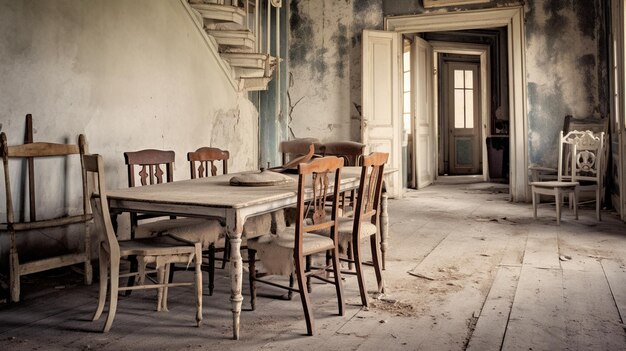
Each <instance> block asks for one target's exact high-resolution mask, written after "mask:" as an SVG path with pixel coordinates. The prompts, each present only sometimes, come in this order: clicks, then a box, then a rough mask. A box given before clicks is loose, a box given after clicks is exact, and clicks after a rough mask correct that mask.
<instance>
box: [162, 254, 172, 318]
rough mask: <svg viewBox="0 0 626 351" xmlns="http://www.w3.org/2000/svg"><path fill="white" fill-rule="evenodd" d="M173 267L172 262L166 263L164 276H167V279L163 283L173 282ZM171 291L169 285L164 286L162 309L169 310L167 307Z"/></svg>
mask: <svg viewBox="0 0 626 351" xmlns="http://www.w3.org/2000/svg"><path fill="white" fill-rule="evenodd" d="M171 268H172V264H171V263H168V264H166V265H165V272H164V273H163V278H167V280H165V281H164V282H163V283H165V284H169V283H170V282H172V280H170V279H171V278H172V276H171V275H170V272H171V271H173V269H171ZM168 292H169V287H168V286H167V285H166V286H164V287H163V300H162V301H161V311H165V312H168V311H169V309H168V308H167V293H168Z"/></svg>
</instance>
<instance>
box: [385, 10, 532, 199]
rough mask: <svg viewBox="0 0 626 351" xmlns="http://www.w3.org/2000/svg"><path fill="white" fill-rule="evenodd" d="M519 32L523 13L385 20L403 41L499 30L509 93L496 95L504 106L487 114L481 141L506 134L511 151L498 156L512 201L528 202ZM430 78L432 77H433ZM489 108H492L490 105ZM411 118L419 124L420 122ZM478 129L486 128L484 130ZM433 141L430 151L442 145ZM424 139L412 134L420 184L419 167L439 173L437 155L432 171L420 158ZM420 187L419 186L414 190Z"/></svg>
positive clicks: (470, 13)
mask: <svg viewBox="0 0 626 351" xmlns="http://www.w3.org/2000/svg"><path fill="white" fill-rule="evenodd" d="M523 27H524V24H523V8H522V7H512V8H506V9H490V10H478V11H467V12H462V13H430V14H423V15H415V16H399V17H389V18H386V19H385V29H386V30H387V31H393V32H396V33H399V34H404V35H414V34H418V35H419V36H420V37H424V36H425V34H428V33H435V32H440V33H441V32H446V31H468V30H490V29H497V28H502V29H503V30H504V31H505V37H506V38H507V43H506V44H505V45H503V47H502V52H504V53H506V54H507V57H506V58H504V59H503V60H502V61H501V64H500V65H499V67H506V68H507V69H508V72H509V75H508V77H507V79H506V80H503V81H501V82H500V84H502V85H504V86H506V87H507V90H506V92H505V93H504V94H499V96H500V97H506V98H507V100H508V101H505V103H501V104H499V106H498V108H497V109H493V110H492V112H490V113H489V114H490V120H491V121H493V124H492V125H491V126H489V128H490V129H489V130H488V133H483V134H482V135H481V138H483V139H484V138H485V137H486V136H492V135H495V134H498V133H497V131H498V130H499V131H501V132H502V134H503V135H506V134H508V139H507V141H508V140H510V142H507V143H506V144H507V146H508V145H510V147H508V148H502V149H501V150H499V151H500V153H504V154H508V156H509V164H510V168H509V171H508V172H506V173H507V175H508V176H509V185H510V195H511V200H512V201H526V199H528V198H529V195H528V192H529V189H528V185H527V183H528V179H527V164H528V148H527V143H528V140H527V139H528V132H527V115H526V106H525V101H526V99H525V94H526V82H525V74H524V72H525V69H524V36H523ZM419 39H421V38H419ZM431 61H434V60H432V56H431ZM426 67H428V66H426ZM430 69H431V70H432V66H430ZM430 76H431V77H432V73H431V75H430ZM413 77H415V76H413ZM426 96H428V94H426ZM421 101H422V104H419V103H415V104H414V105H415V106H427V109H430V110H431V111H432V112H433V113H432V116H433V117H434V115H435V114H436V113H438V109H437V106H438V104H433V103H432V101H433V97H432V96H431V97H430V99H425V100H421ZM490 106H493V105H492V104H491V103H490ZM415 118H416V119H418V116H416V117H415ZM492 118H493V119H492ZM433 119H434V118H433ZM496 119H497V121H496ZM431 121H432V122H433V123H432V124H433V126H434V128H433V131H434V130H436V129H437V124H436V123H435V122H436V121H434V120H431ZM482 127H483V128H485V126H484V125H483V126H482ZM437 135H438V134H431V136H432V137H431V138H430V139H431V141H432V143H431V144H430V145H431V146H430V147H431V148H438V145H439V144H440V143H439V142H437V141H438V138H437ZM427 139H428V138H425V137H424V136H422V135H420V134H419V133H416V132H415V131H414V136H413V140H414V143H413V144H414V149H415V151H414V154H415V155H416V156H417V158H416V162H415V165H416V172H417V175H418V178H419V175H420V172H421V171H422V165H423V166H425V167H427V168H426V169H427V170H428V167H432V168H438V162H437V159H435V158H434V157H433V156H435V155H438V153H436V152H435V153H432V152H431V153H430V155H431V157H430V158H431V160H430V161H431V162H432V166H431V162H429V160H428V158H424V157H422V156H423V155H422V154H421V151H423V150H424V149H425V148H424V147H421V145H422V141H423V140H427ZM502 139H504V138H502ZM503 149H505V150H503ZM506 149H508V150H506ZM484 156H485V152H483V157H482V159H483V161H484V160H485V159H486V158H485V157H484ZM424 160H426V162H424ZM484 168H485V162H483V174H484V173H485V172H484ZM427 173H428V172H427ZM437 174H438V172H435V175H437ZM419 187H420V186H419V185H418V188H419Z"/></svg>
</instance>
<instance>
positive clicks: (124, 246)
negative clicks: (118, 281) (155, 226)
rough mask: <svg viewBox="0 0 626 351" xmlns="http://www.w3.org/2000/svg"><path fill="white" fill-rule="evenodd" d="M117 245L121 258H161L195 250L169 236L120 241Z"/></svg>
mask: <svg viewBox="0 0 626 351" xmlns="http://www.w3.org/2000/svg"><path fill="white" fill-rule="evenodd" d="M119 245H120V255H121V256H130V255H137V256H161V255H182V254H193V253H195V248H194V246H192V244H189V243H186V242H184V241H181V240H177V239H176V238H173V237H171V236H169V235H164V236H157V237H153V238H145V239H134V240H126V241H120V242H119Z"/></svg>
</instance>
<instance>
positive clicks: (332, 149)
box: [323, 141, 365, 166]
mask: <svg viewBox="0 0 626 351" xmlns="http://www.w3.org/2000/svg"><path fill="white" fill-rule="evenodd" d="M323 151H324V156H337V157H342V158H343V159H344V160H345V166H359V165H360V164H361V159H362V158H363V156H364V152H365V144H361V143H357V142H354V141H333V142H328V143H325V144H324V147H323Z"/></svg>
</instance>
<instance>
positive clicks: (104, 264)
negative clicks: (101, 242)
mask: <svg viewBox="0 0 626 351" xmlns="http://www.w3.org/2000/svg"><path fill="white" fill-rule="evenodd" d="M98 256H99V258H98V261H99V262H100V286H99V292H98V307H97V308H96V312H95V313H94V314H93V318H92V319H91V320H93V321H96V320H98V319H99V318H100V316H101V315H102V311H103V310H104V304H105V303H106V298H107V287H108V284H109V262H108V253H107V252H106V251H104V250H103V249H102V248H100V253H99V255H98Z"/></svg>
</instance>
